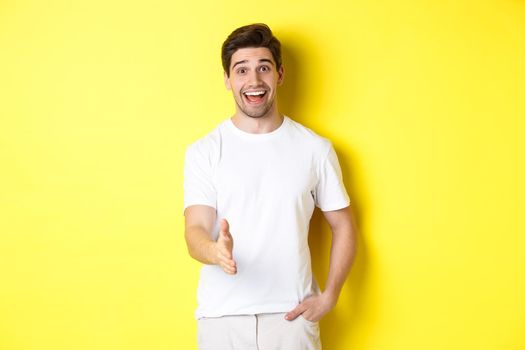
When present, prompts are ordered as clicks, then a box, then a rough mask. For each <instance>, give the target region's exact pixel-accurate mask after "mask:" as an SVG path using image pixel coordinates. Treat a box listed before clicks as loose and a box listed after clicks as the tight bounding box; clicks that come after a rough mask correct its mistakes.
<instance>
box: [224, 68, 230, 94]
mask: <svg viewBox="0 0 525 350" xmlns="http://www.w3.org/2000/svg"><path fill="white" fill-rule="evenodd" d="M224 85H226V89H228V90H231V89H232V85H231V84H230V78H229V77H228V74H226V72H224Z"/></svg>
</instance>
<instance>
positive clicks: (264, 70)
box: [259, 66, 270, 72]
mask: <svg viewBox="0 0 525 350" xmlns="http://www.w3.org/2000/svg"><path fill="white" fill-rule="evenodd" d="M259 69H260V70H261V72H268V71H269V70H270V67H268V66H261V68H259Z"/></svg>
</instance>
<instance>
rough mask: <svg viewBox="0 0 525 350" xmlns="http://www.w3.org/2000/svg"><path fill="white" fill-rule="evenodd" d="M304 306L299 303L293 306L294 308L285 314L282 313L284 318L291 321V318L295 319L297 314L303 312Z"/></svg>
mask: <svg viewBox="0 0 525 350" xmlns="http://www.w3.org/2000/svg"><path fill="white" fill-rule="evenodd" d="M304 310H305V308H304V305H303V304H299V305H297V306H296V307H295V309H293V310H292V311H289V312H287V313H286V315H284V318H285V319H286V320H288V321H292V320H295V319H296V318H297V316H299V315H300V314H302V313H303V312H304Z"/></svg>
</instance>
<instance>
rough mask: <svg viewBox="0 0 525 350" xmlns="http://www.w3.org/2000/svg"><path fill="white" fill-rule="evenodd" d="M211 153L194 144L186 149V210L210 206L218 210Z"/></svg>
mask: <svg viewBox="0 0 525 350" xmlns="http://www.w3.org/2000/svg"><path fill="white" fill-rule="evenodd" d="M209 154H210V152H209V150H206V149H205V147H203V145H202V144H198V143H194V144H192V145H190V146H188V148H187V149H186V154H185V158H184V209H183V210H186V208H187V207H189V206H191V205H197V204H201V205H208V206H210V207H213V208H215V209H217V193H216V189H215V186H214V185H213V181H212V175H213V167H212V162H211V160H210V155H209Z"/></svg>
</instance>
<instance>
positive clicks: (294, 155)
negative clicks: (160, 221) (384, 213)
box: [184, 116, 350, 319]
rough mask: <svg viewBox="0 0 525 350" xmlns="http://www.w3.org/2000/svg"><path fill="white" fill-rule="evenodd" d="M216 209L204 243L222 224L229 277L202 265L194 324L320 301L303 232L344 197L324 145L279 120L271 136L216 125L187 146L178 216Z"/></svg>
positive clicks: (336, 169)
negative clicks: (231, 265) (317, 213)
mask: <svg viewBox="0 0 525 350" xmlns="http://www.w3.org/2000/svg"><path fill="white" fill-rule="evenodd" d="M196 204H200V205H208V206H211V207H213V208H215V209H216V210H217V221H216V224H215V228H214V230H213V232H212V238H213V239H214V240H216V239H217V236H218V233H219V220H220V219H221V218H225V219H226V220H228V222H229V224H230V233H231V235H232V236H233V242H234V243H233V258H234V260H235V261H236V263H237V273H236V274H235V275H229V274H227V273H226V272H224V271H223V270H222V269H221V268H220V267H219V266H217V265H207V264H205V265H203V266H202V269H201V273H200V280H199V286H198V289H197V302H198V307H197V310H196V311H195V317H196V319H199V318H201V317H219V316H223V315H240V314H257V313H267V312H287V311H290V310H292V309H293V308H295V307H296V306H297V304H299V303H300V302H301V301H303V299H305V298H306V297H307V296H310V295H314V294H315V295H317V294H320V289H319V287H318V284H317V282H316V280H315V278H314V277H313V274H312V269H311V263H310V249H309V247H308V228H309V225H310V218H311V216H312V213H313V211H314V206H317V207H319V208H320V209H321V210H322V211H329V210H337V209H341V208H345V207H347V206H348V205H349V204H350V198H349V197H348V194H347V192H346V190H345V187H344V184H343V180H342V175H341V168H340V166H339V162H338V159H337V155H336V153H335V151H334V148H333V146H332V143H331V142H330V141H329V140H328V139H326V138H324V137H321V136H319V135H317V134H316V133H314V132H313V131H312V130H310V129H309V128H307V127H305V126H303V125H301V124H299V123H298V122H295V121H294V120H292V119H290V118H289V117H287V116H285V117H284V120H283V123H282V124H281V125H280V126H279V127H278V128H277V129H275V130H274V131H272V132H269V133H263V134H253V133H248V132H245V131H242V130H241V129H239V128H237V127H236V126H235V124H233V122H232V121H231V119H227V120H224V121H223V122H221V123H220V124H219V125H218V126H217V127H216V128H215V129H213V130H212V131H211V132H210V133H208V134H207V135H206V136H204V137H202V138H200V139H198V140H197V141H195V142H194V143H192V144H191V145H189V146H188V148H187V150H186V158H185V165H184V209H186V208H187V207H189V206H191V205H196Z"/></svg>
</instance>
